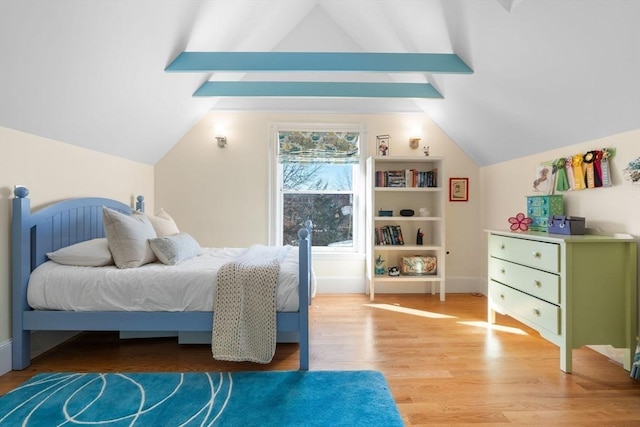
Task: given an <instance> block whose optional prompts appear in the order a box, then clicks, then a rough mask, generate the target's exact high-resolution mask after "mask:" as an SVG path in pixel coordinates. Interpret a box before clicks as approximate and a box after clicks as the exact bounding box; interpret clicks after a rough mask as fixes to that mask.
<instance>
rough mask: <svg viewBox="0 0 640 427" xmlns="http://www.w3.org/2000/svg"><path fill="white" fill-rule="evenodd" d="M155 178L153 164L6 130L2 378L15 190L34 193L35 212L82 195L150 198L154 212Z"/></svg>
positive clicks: (1, 173)
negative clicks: (54, 203) (16, 188)
mask: <svg viewBox="0 0 640 427" xmlns="http://www.w3.org/2000/svg"><path fill="white" fill-rule="evenodd" d="M153 176H154V172H153V166H151V165H146V164H142V163H137V162H132V161H129V160H123V159H120V158H117V157H114V156H110V155H106V154H102V153H97V152H95V151H91V150H87V149H85V148H79V147H76V146H72V145H69V144H64V143H62V142H58V141H53V140H50V139H46V138H40V137H37V136H34V135H30V134H26V133H23V132H19V131H15V130H12V129H8V128H5V127H0V373H2V372H4V371H6V360H7V357H6V355H7V353H8V354H9V355H10V346H9V340H10V338H11V283H10V277H11V276H10V274H11V268H10V266H11V264H10V263H11V259H10V253H11V251H10V237H11V232H10V230H11V199H12V198H13V187H14V185H16V184H19V185H25V186H26V187H27V188H29V191H30V194H29V198H30V199H31V206H32V208H35V209H37V208H40V207H42V206H44V205H46V204H49V203H51V202H54V201H58V200H62V199H66V198H71V197H82V196H99V197H108V198H112V199H117V200H120V201H122V202H124V203H133V200H134V198H135V196H136V195H138V194H143V195H145V199H146V202H147V206H148V207H149V208H150V209H153V200H154V194H153V185H154V183H153ZM132 206H133V204H132ZM9 368H10V364H9Z"/></svg>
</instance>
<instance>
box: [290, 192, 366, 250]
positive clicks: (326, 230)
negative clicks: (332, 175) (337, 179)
mask: <svg viewBox="0 0 640 427" xmlns="http://www.w3.org/2000/svg"><path fill="white" fill-rule="evenodd" d="M352 213H353V196H352V195H350V194H284V195H283V214H282V216H283V221H282V229H283V236H282V242H283V244H285V245H297V243H298V230H299V229H300V227H301V226H302V225H303V224H304V222H305V221H306V220H307V219H310V220H311V221H313V236H312V241H313V246H337V247H349V248H352V247H353V215H352Z"/></svg>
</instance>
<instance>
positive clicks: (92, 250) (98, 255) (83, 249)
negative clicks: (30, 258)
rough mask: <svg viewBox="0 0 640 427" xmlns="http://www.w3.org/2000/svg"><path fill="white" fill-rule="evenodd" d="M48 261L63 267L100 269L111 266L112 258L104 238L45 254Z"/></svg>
mask: <svg viewBox="0 0 640 427" xmlns="http://www.w3.org/2000/svg"><path fill="white" fill-rule="evenodd" d="M47 256H48V257H49V259H50V260H52V261H55V262H57V263H58V264H64V265H78V266H82V267H100V266H103V265H112V264H113V258H112V257H111V252H110V251H109V243H108V242H107V239H106V238H104V237H103V238H99V239H92V240H87V241H85V242H80V243H76V244H75V245H71V246H67V247H65V248H60V249H58V250H57V251H55V252H49V253H47Z"/></svg>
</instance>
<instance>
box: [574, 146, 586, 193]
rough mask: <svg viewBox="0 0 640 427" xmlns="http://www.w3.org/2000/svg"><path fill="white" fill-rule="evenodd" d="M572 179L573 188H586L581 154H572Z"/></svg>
mask: <svg viewBox="0 0 640 427" xmlns="http://www.w3.org/2000/svg"><path fill="white" fill-rule="evenodd" d="M573 179H574V181H575V187H573V189H574V190H584V189H585V188H586V185H585V183H584V173H583V172H582V154H576V155H575V156H573Z"/></svg>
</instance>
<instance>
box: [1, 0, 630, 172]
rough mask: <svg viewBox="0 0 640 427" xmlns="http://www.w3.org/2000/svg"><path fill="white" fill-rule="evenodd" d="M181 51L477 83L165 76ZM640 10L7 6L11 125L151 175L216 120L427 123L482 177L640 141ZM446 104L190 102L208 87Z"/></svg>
mask: <svg viewBox="0 0 640 427" xmlns="http://www.w3.org/2000/svg"><path fill="white" fill-rule="evenodd" d="M182 51H210V52H368V53H455V54H457V55H458V56H459V57H460V58H461V59H462V60H463V61H464V62H465V63H466V64H467V65H468V66H469V67H470V68H471V69H473V74H435V73H426V72H417V73H395V72H385V73H379V72H378V73H363V72H336V71H333V72H315V71H307V72H305V73H289V72H284V71H278V72H261V73H244V72H195V73H180V74H175V73H167V72H165V68H166V67H167V66H168V65H169V64H170V63H171V61H172V60H173V59H174V58H176V56H177V55H178V54H179V53H180V52H182ZM639 76H640V0H582V1H578V0H423V1H420V0H379V1H364V0H353V1H351V0H340V1H338V0H316V1H311V0H252V1H249V0H217V1H216V0H209V1H206V0H203V1H196V0H190V1H183V0H165V1H150V0H129V1H109V0H90V1H79V0H78V1H72V0H49V1H45V0H42V1H37V0H0V125H1V126H5V127H8V128H12V129H17V130H20V131H24V132H28V133H32V134H35V135H40V136H43V137H47V138H51V139H55V140H59V141H63V142H66V143H70V144H75V145H78V146H82V147H87V148H90V149H94V150H98V151H102V152H105V153H109V154H113V155H116V156H120V157H123V158H128V159H132V160H135V161H140V162H144V163H149V164H154V163H155V162H157V161H158V160H159V159H160V158H162V156H164V154H166V153H167V152H168V151H169V150H170V149H171V148H172V147H173V145H174V144H175V143H177V141H178V140H179V139H180V138H181V137H182V136H183V135H184V134H185V133H186V132H187V131H188V130H189V129H190V128H191V127H192V126H193V125H194V124H195V123H196V122H197V121H198V120H199V119H200V118H201V117H202V116H203V115H204V114H206V113H207V112H208V111H216V110H224V111H229V110H237V111H284V112H286V111H296V112H300V111H306V112H339V113H402V112H425V113H426V114H428V115H429V116H430V117H431V118H432V120H434V122H436V124H438V125H439V126H440V127H441V128H442V129H443V130H444V131H445V132H446V133H447V134H448V135H449V136H450V137H451V138H452V139H453V140H454V141H455V142H456V143H457V144H458V145H459V146H460V147H461V148H462V149H463V150H464V151H465V152H467V153H468V154H469V155H470V156H471V157H472V158H473V159H474V160H475V161H476V162H477V163H478V164H479V165H489V164H494V163H498V162H501V161H505V160H510V159H513V158H516V157H521V156H524V155H528V154H532V153H537V152H541V151H546V150H549V149H554V148H559V147H563V146H567V145H571V144H574V143H578V142H582V141H588V140H592V139H596V138H600V137H604V136H609V135H613V134H616V133H620V132H625V131H628V130H633V129H639V128H640V77H639ZM285 80H290V81H315V82H376V83H428V84H431V85H432V86H433V87H434V88H435V89H436V90H437V91H438V92H439V93H440V94H442V96H443V99H417V98H390V99H389V98H374V99H363V98H333V97H322V98H317V97H278V98H272V97H250V96H242V97H203V98H200V97H193V96H192V94H193V93H194V92H195V91H196V89H198V88H199V87H200V86H201V85H202V84H203V83H205V82H207V81H239V82H255V81H285Z"/></svg>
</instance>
